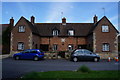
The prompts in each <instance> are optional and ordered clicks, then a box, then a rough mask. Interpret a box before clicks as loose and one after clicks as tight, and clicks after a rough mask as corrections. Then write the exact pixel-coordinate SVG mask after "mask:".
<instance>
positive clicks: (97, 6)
mask: <svg viewBox="0 0 120 80" xmlns="http://www.w3.org/2000/svg"><path fill="white" fill-rule="evenodd" d="M102 8H105V14H104V10H103V9H102ZM61 12H63V14H61ZM94 15H97V16H98V20H100V19H101V18H102V17H103V16H104V15H105V16H106V17H107V18H108V19H109V20H110V21H111V22H112V23H113V25H114V26H115V27H116V28H117V29H118V2H2V24H8V23H9V19H10V18H11V17H13V18H14V20H15V23H16V22H17V21H18V20H19V19H20V17H21V16H24V17H25V18H26V19H28V20H30V17H31V16H34V17H35V22H36V23H61V18H62V17H66V21H67V23H93V17H94Z"/></svg>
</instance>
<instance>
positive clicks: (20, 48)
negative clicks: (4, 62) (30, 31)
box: [18, 42, 24, 50]
mask: <svg viewBox="0 0 120 80" xmlns="http://www.w3.org/2000/svg"><path fill="white" fill-rule="evenodd" d="M18 50H24V43H21V42H20V43H18Z"/></svg>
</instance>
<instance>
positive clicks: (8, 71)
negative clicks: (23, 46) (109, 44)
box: [2, 58, 120, 78]
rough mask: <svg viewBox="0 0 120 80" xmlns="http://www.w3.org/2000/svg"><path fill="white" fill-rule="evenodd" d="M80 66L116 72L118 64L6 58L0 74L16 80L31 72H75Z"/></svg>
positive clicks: (113, 62)
mask: <svg viewBox="0 0 120 80" xmlns="http://www.w3.org/2000/svg"><path fill="white" fill-rule="evenodd" d="M82 65H86V66H88V67H89V68H90V69H92V70H118V65H119V64H118V63H116V62H115V61H111V62H107V61H106V60H101V61H100V62H71V61H69V60H65V59H59V60H42V61H32V60H14V59H12V58H6V59H3V60H2V70H3V73H2V74H3V78H17V77H20V76H22V75H23V74H26V73H28V72H31V71H38V72H41V71H56V70H77V69H78V68H79V67H80V66H82ZM119 69H120V68H119Z"/></svg>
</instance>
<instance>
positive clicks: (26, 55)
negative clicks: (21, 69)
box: [21, 50, 30, 59]
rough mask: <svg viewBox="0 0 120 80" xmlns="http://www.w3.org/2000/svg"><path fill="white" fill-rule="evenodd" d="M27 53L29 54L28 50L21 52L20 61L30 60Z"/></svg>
mask: <svg viewBox="0 0 120 80" xmlns="http://www.w3.org/2000/svg"><path fill="white" fill-rule="evenodd" d="M29 53H30V51H29V50H26V51H23V52H22V55H21V58H22V59H30V54H29Z"/></svg>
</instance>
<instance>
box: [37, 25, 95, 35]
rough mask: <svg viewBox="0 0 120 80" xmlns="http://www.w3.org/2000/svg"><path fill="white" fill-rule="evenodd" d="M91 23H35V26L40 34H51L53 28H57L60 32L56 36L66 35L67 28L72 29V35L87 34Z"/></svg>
mask: <svg viewBox="0 0 120 80" xmlns="http://www.w3.org/2000/svg"><path fill="white" fill-rule="evenodd" d="M93 25H94V24H93V23H66V25H62V23H36V24H35V26H36V28H37V29H38V31H39V34H40V35H41V36H52V31H53V29H58V30H59V31H60V34H59V35H58V36H68V33H67V32H68V30H71V29H72V30H74V31H75V35H74V36H87V34H88V32H89V30H90V29H91V28H92V26H93Z"/></svg>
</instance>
